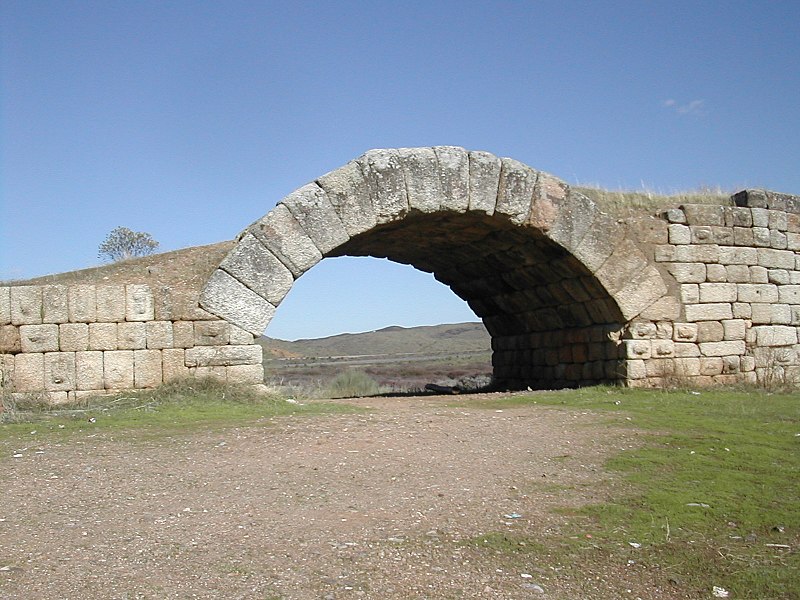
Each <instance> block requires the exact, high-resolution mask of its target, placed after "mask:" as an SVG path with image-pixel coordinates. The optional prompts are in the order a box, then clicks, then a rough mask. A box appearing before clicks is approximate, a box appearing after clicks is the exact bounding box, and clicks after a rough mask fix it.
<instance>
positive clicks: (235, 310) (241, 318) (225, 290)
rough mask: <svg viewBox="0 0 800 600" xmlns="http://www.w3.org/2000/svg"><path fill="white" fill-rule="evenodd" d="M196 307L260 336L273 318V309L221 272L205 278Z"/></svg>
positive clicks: (262, 299)
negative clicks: (198, 304) (198, 306)
mask: <svg viewBox="0 0 800 600" xmlns="http://www.w3.org/2000/svg"><path fill="white" fill-rule="evenodd" d="M200 306H202V307H203V308H204V309H206V310H208V311H209V312H211V313H213V314H215V315H217V316H218V317H221V318H223V319H226V320H227V321H230V322H231V323H233V324H234V325H237V326H239V327H241V328H242V329H244V330H245V331H249V332H250V333H252V334H253V335H257V336H260V335H262V334H263V333H264V329H266V327H267V325H269V322H270V321H271V320H272V317H273V315H274V314H275V307H274V306H272V305H271V304H270V303H269V302H267V301H266V300H264V298H262V297H261V296H259V295H258V294H256V293H255V292H253V291H252V290H251V289H249V288H247V287H245V286H244V284H242V283H241V282H239V281H237V280H236V279H235V278H233V277H231V276H230V275H229V274H228V273H226V272H225V271H223V270H221V269H217V270H216V271H214V273H213V274H212V275H211V277H210V278H209V280H208V282H207V283H206V287H205V288H204V289H203V291H202V293H201V295H200Z"/></svg>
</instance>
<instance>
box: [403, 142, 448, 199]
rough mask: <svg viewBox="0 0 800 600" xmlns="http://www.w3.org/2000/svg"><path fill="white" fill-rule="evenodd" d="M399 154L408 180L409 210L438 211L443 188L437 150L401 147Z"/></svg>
mask: <svg viewBox="0 0 800 600" xmlns="http://www.w3.org/2000/svg"><path fill="white" fill-rule="evenodd" d="M398 155H399V156H400V165H401V166H402V168H403V175H404V178H405V182H406V193H407V194H408V208H409V210H417V211H419V212H422V213H432V212H436V211H438V210H439V208H440V206H441V202H442V190H441V187H440V182H439V165H438V161H437V159H436V152H435V151H434V150H433V148H400V149H398Z"/></svg>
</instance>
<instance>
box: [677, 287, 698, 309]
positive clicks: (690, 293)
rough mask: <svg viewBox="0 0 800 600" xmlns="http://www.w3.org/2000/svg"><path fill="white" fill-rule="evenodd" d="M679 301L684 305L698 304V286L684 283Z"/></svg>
mask: <svg viewBox="0 0 800 600" xmlns="http://www.w3.org/2000/svg"><path fill="white" fill-rule="evenodd" d="M681 301H682V302H683V303H684V304H699V303H700V286H699V285H697V284H696V283H684V284H683V285H682V286H681Z"/></svg>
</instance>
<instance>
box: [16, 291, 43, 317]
mask: <svg viewBox="0 0 800 600" xmlns="http://www.w3.org/2000/svg"><path fill="white" fill-rule="evenodd" d="M9 304H10V305H11V322H12V323H13V324H14V325H38V324H41V322H42V312H43V307H42V288H41V287H40V286H38V285H30V286H15V287H12V288H11V289H10V291H9Z"/></svg>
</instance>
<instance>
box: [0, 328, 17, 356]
mask: <svg viewBox="0 0 800 600" xmlns="http://www.w3.org/2000/svg"><path fill="white" fill-rule="evenodd" d="M18 352H22V343H21V340H20V336H19V327H17V326H16V325H0V355H2V354H17V353H18Z"/></svg>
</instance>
